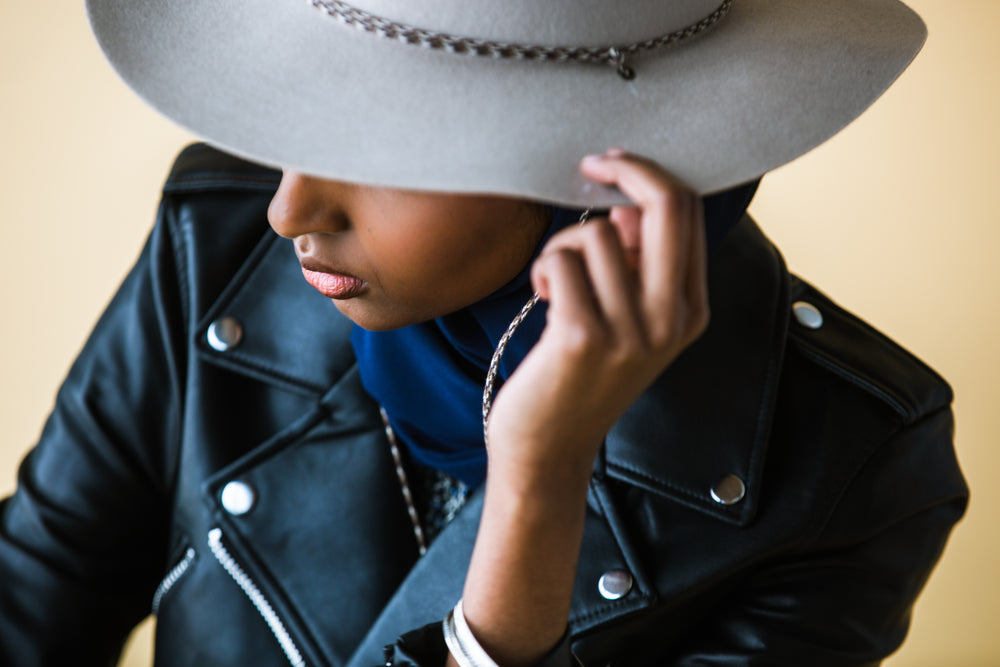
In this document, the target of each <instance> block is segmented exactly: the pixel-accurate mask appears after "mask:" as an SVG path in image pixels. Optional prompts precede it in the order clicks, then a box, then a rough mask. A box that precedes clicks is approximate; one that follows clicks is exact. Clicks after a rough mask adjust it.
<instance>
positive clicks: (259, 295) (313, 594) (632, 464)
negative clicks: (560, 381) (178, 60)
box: [0, 146, 967, 667]
mask: <svg viewBox="0 0 1000 667" xmlns="http://www.w3.org/2000/svg"><path fill="white" fill-rule="evenodd" d="M276 183H277V175H276V174H275V173H273V172H270V171H267V170H264V169H262V168H259V167H255V166H252V165H249V164H246V163H244V162H242V161H239V160H236V159H234V158H231V157H228V156H225V155H223V154H221V153H218V152H216V151H214V150H212V149H209V148H207V147H205V146H195V147H192V148H190V149H188V150H187V151H186V152H185V153H184V154H183V155H182V156H181V157H180V159H179V160H178V162H177V164H176V165H175V167H174V170H173V172H172V174H171V175H170V178H169V180H168V181H167V183H166V186H165V188H164V200H163V203H162V206H161V209H160V214H159V220H158V222H157V225H156V227H155V229H154V230H153V232H152V235H151V237H150V239H149V242H148V244H147V246H146V248H145V249H144V251H143V253H142V256H141V257H140V259H139V261H138V263H137V265H136V267H135V269H134V270H133V271H132V272H131V274H130V275H129V276H128V278H127V279H126V280H125V282H124V284H123V285H122V287H121V290H120V292H119V293H118V294H117V296H116V297H115V298H114V300H113V301H112V302H111V304H110V306H109V307H108V310H107V312H106V313H105V315H104V316H103V318H102V319H101V320H100V322H99V323H98V325H97V327H96V329H95V330H94V332H93V335H92V336H91V338H90V340H89V342H88V343H87V345H86V347H85V348H84V349H83V351H82V352H81V354H80V356H79V359H78V360H77V361H76V363H75V364H74V366H73V368H72V370H71V371H70V373H69V376H68V377H67V379H66V382H65V384H64V386H63V387H62V389H61V390H60V392H59V394H58V399H57V402H56V405H55V409H54V411H53V414H52V416H51V418H50V419H49V421H48V423H47V425H46V427H45V430H44V432H43V434H42V436H41V441H40V443H39V444H38V446H37V447H36V448H35V449H34V450H33V451H32V452H31V453H30V454H29V455H28V457H27V458H26V460H25V462H24V464H23V466H22V468H21V470H20V475H19V480H18V481H19V487H18V490H17V492H16V494H15V495H14V496H13V497H11V498H9V499H7V500H6V501H4V502H3V505H2V506H0V519H2V523H0V531H2V532H0V582H3V583H2V584H0V655H2V660H0V662H2V663H3V664H5V665H25V666H28V665H30V666H32V667H38V666H42V665H71V664H72V665H110V664H113V661H114V660H115V657H116V655H117V654H118V651H119V650H120V647H121V644H122V642H123V639H124V637H125V636H126V634H127V633H128V632H129V630H130V629H131V628H132V627H133V626H134V625H135V624H136V623H137V622H138V621H140V620H141V619H142V618H143V617H144V616H146V615H147V614H148V613H149V612H150V608H151V605H154V606H155V612H156V614H157V617H158V623H157V630H156V658H157V664H158V665H160V666H161V667H174V666H178V667H179V666H185V667H187V666H191V665H200V666H206V665H241V666H242V665H281V664H286V663H288V662H289V661H290V662H292V663H293V664H302V665H310V666H313V665H316V666H321V665H337V666H340V665H349V666H350V667H360V666H363V665H364V666H367V665H374V664H377V663H383V662H384V658H383V654H382V647H383V645H385V644H391V643H393V642H394V641H395V640H396V638H397V636H398V635H400V633H403V632H406V631H408V630H412V629H414V628H420V627H422V626H424V625H425V624H429V623H432V622H436V621H438V620H439V619H441V618H442V617H443V616H444V615H445V613H446V611H447V610H448V609H449V608H450V607H451V606H452V605H453V604H454V602H455V601H456V599H457V598H458V596H459V594H460V592H461V587H462V583H463V579H464V573H465V569H466V566H467V563H468V559H469V555H470V552H471V547H472V543H473V539H474V537H475V530H476V526H477V522H478V516H479V510H480V509H481V500H482V499H481V494H478V493H477V494H473V496H472V497H471V500H470V501H469V503H468V504H467V505H466V507H465V508H464V509H463V510H462V512H461V513H460V514H459V516H458V518H457V519H455V520H454V521H453V522H452V523H451V524H449V526H448V527H447V528H446V529H445V531H444V532H443V533H442V535H441V536H440V537H439V538H438V539H437V540H436V541H435V542H434V543H433V544H432V545H431V548H430V550H429V552H428V553H427V554H426V555H425V556H424V557H422V558H419V559H418V557H417V551H416V547H415V544H414V538H413V535H412V530H411V528H410V525H409V523H408V519H407V515H406V512H405V506H404V503H403V501H402V498H401V494H400V488H399V485H398V482H397V480H396V478H395V474H394V468H393V465H392V462H391V459H390V456H389V450H388V447H387V444H386V441H385V438H384V433H383V430H382V427H381V425H380V420H379V416H378V408H377V406H376V405H375V404H374V403H373V401H372V400H371V399H370V398H369V397H368V396H367V395H366V394H365V393H364V391H363V390H362V389H361V386H360V384H359V382H358V372H357V368H356V366H355V362H354V360H353V355H352V349H351V345H350V343H349V341H348V332H349V330H350V327H351V324H350V323H349V322H348V321H347V320H345V319H344V318H343V317H342V316H340V315H339V314H338V313H337V311H336V309H335V308H334V307H333V306H332V304H331V303H330V302H329V301H328V300H327V299H325V298H324V297H322V296H321V295H319V294H318V293H316V292H315V291H314V290H313V289H312V288H311V287H309V286H308V285H307V284H306V283H305V282H304V281H303V280H302V277H301V274H300V271H299V267H298V264H297V262H296V261H295V258H294V255H293V251H292V246H291V244H290V243H289V242H288V241H285V240H282V239H279V238H277V237H276V236H275V235H274V234H273V233H272V232H271V231H270V230H269V228H268V225H267V221H266V218H265V209H266V206H267V203H268V200H269V198H270V196H271V194H272V192H273V190H274V188H275V186H276ZM710 280H711V285H710V289H711V292H710V294H711V306H712V323H711V325H710V327H709V330H708V332H707V333H706V334H705V336H704V337H703V338H702V339H700V340H699V341H698V342H697V343H695V344H694V345H693V346H692V347H691V348H690V349H689V350H688V351H686V352H685V353H684V355H683V356H682V357H681V358H680V359H679V360H678V361H677V362H676V363H675V364H673V365H672V366H671V367H670V368H669V369H668V371H667V372H666V373H665V374H664V375H663V376H662V377H661V378H660V379H659V381H658V382H657V383H655V384H654V386H653V387H651V388H650V389H649V390H648V391H647V392H646V393H645V394H644V395H643V396H642V397H641V398H640V399H639V400H638V401H637V402H636V403H635V405H634V406H632V408H631V409H630V410H629V411H628V412H627V413H626V414H625V416H624V417H623V418H622V419H621V421H620V422H619V423H618V424H617V426H616V427H615V428H614V430H613V431H612V432H611V433H610V434H609V435H608V438H607V442H606V446H605V448H604V451H603V453H602V455H601V457H600V458H599V460H598V461H597V464H596V467H595V471H594V476H593V483H592V485H591V489H590V495H589V498H588V516H587V523H586V528H585V536H584V544H583V550H582V554H581V559H580V565H579V569H578V572H577V579H576V588H575V591H574V599H573V605H572V613H571V618H570V632H571V635H570V639H571V645H572V648H573V650H574V652H575V653H576V654H577V655H578V656H579V658H580V659H581V660H582V662H583V664H585V665H588V666H589V665H605V664H607V663H612V664H615V665H746V664H769V665H770V664H782V665H785V664H787V665H857V664H875V663H877V662H878V661H879V660H880V659H881V658H882V657H883V656H885V655H887V654H888V653H890V652H891V651H893V650H894V649H895V648H896V647H897V646H898V645H899V644H900V642H902V641H903V637H904V635H905V633H906V629H907V625H908V620H909V615H910V610H911V606H912V604H913V601H914V599H915V598H916V597H917V595H918V593H919V592H920V590H921V588H922V586H923V584H924V582H925V581H926V578H927V576H928V575H929V573H930V571H931V569H932V568H933V566H934V564H935V562H936V561H937V559H938V558H939V556H940V554H941V551H942V549H943V547H944V544H945V541H946V539H947V537H948V534H949V532H950V530H951V528H952V526H953V525H954V523H955V522H956V521H957V520H958V519H959V518H960V516H961V515H962V513H963V511H964V508H965V505H966V501H967V489H966V485H965V482H964V480H963V478H962V475H961V473H960V471H959V467H958V464H957V462H956V460H955V455H954V451H953V447H952V413H951V410H950V407H949V404H950V402H951V391H950V389H949V388H948V386H947V385H946V384H945V383H944V381H942V380H941V378H940V377H938V376H937V375H936V374H935V373H934V372H933V371H931V370H930V369H929V368H927V367H926V366H925V365H924V364H922V363H921V362H920V361H918V360H917V359H915V358H914V357H913V356H911V355H910V354H908V353H907V352H905V351H904V350H902V349H900V348H899V347H897V346H896V345H895V344H893V343H892V342H890V341H889V340H887V339H886V338H885V337H884V336H882V335H881V334H879V333H877V332H876V331H874V330H873V329H871V328H870V327H869V326H867V325H866V324H864V323H863V322H860V321H859V320H858V319H856V318H855V317H853V316H852V315H850V314H848V313H846V312H845V311H843V310H842V309H840V308H839V307H837V306H836V305H835V304H834V303H832V302H831V301H830V300H829V299H827V298H826V297H825V296H823V295H822V294H820V293H819V292H817V291H816V290H815V289H813V288H812V287H810V286H809V285H808V284H806V283H804V282H802V281H801V280H799V279H797V278H795V277H793V276H791V275H789V274H788V273H787V271H786V269H785V267H784V265H783V263H782V260H781V257H780V256H779V254H778V253H777V251H776V250H775V248H774V247H773V246H772V245H771V244H770V243H769V242H768V241H767V240H766V239H765V238H764V236H763V235H762V234H761V233H760V231H759V230H758V229H757V227H756V226H755V225H754V224H753V223H752V222H751V221H750V220H749V219H745V220H744V221H743V222H742V223H741V224H740V225H738V226H737V228H736V229H735V230H734V231H733V233H732V234H731V235H730V237H729V238H728V239H727V241H726V243H725V244H724V246H723V247H722V248H721V249H720V250H719V252H718V254H717V255H716V256H715V258H714V260H713V262H712V267H711V279H710ZM796 302H808V303H809V304H812V305H813V306H814V307H815V308H817V309H818V311H819V313H820V314H821V316H822V325H821V326H819V327H818V328H809V327H807V326H804V325H803V324H802V323H800V321H799V320H798V319H797V318H796V317H795V316H794V313H793V304H794V303H796ZM224 318H232V319H231V320H228V321H229V322H230V323H231V324H232V323H238V324H239V326H240V332H241V336H240V338H239V340H237V339H236V337H235V336H234V332H235V328H233V327H230V328H229V329H228V330H227V329H225V328H219V326H218V324H217V326H216V327H215V328H214V329H213V328H212V325H213V323H219V322H220V321H222V320H223V319H224ZM210 329H212V331H213V333H214V334H215V336H214V337H212V336H210V335H209V331H210ZM8 380H9V379H8ZM727 477H728V482H727V484H723V485H720V481H721V480H724V479H726V478H727ZM234 482H235V485H234V486H229V487H228V488H229V491H228V492H227V493H228V494H229V495H228V496H227V495H226V494H224V493H223V490H224V489H226V488H227V485H229V484H230V483H234ZM741 487H742V490H743V491H744V493H743V494H742V497H740V495H741V493H740V491H741ZM720 501H726V502H729V503H730V504H725V503H724V502H720ZM613 571H620V572H619V574H618V580H617V581H618V582H619V584H620V585H623V586H624V587H625V588H627V589H628V590H627V592H626V593H625V594H624V595H622V596H620V597H618V598H617V599H608V597H606V596H605V595H604V594H602V592H601V587H600V586H599V582H600V581H601V578H602V576H603V575H604V574H605V573H608V572H613ZM606 581H607V579H605V582H606ZM161 582H162V583H161ZM606 588H607V586H605V589H606ZM605 592H607V591H605ZM619 592H621V589H619ZM610 597H613V596H610ZM441 650H442V644H441V640H440V632H439V631H438V630H437V628H436V627H435V626H427V627H425V628H424V629H422V630H418V631H416V632H414V633H411V634H410V635H408V637H407V638H406V639H405V640H404V641H403V642H401V643H397V647H396V650H395V652H394V653H392V657H391V659H392V660H394V661H395V662H396V663H397V664H401V665H402V664H409V663H410V661H411V659H412V660H414V661H419V662H422V663H424V664H430V663H432V662H433V661H434V660H435V659H437V658H435V657H434V656H435V653H436V654H437V655H438V656H440V655H441V653H440V651H441ZM414 656H422V657H419V658H417V657H414ZM568 657H569V653H568V652H566V651H563V652H561V653H559V652H557V654H556V655H555V656H554V658H553V660H552V661H551V662H553V663H560V662H565V661H566V659H568Z"/></svg>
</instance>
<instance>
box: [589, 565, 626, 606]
mask: <svg viewBox="0 0 1000 667" xmlns="http://www.w3.org/2000/svg"><path fill="white" fill-rule="evenodd" d="M597 590H598V591H600V592H601V597H603V598H604V599H605V600H617V599H618V598H621V597H625V596H626V595H628V592H629V591H630V590H632V575H631V574H629V573H628V572H626V571H625V570H609V571H607V572H605V573H604V574H602V575H601V578H600V579H599V580H598V581H597Z"/></svg>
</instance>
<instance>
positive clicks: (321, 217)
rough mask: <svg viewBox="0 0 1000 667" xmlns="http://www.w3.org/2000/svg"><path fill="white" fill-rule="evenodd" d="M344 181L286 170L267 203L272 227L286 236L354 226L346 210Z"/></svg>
mask: <svg viewBox="0 0 1000 667" xmlns="http://www.w3.org/2000/svg"><path fill="white" fill-rule="evenodd" d="M343 186H344V184H343V183H338V182H337V181H329V180H325V179H322V178H316V177H314V176H307V175H305V174H301V173H299V172H296V171H291V170H285V171H284V172H283V173H282V175H281V184H280V185H278V191H277V192H275V193H274V197H273V198H272V199H271V204H270V205H269V206H268V207H267V220H268V222H269V223H271V228H272V229H273V230H274V231H275V232H276V233H277V234H278V235H279V236H284V237H285V238H290V239H292V238H295V237H297V236H302V235H304V234H311V233H313V232H330V233H334V232H340V231H344V230H345V229H346V228H347V227H349V226H350V223H349V220H348V218H347V215H346V214H345V212H344V208H343V200H344V195H345V194H346V193H344V192H342V190H343Z"/></svg>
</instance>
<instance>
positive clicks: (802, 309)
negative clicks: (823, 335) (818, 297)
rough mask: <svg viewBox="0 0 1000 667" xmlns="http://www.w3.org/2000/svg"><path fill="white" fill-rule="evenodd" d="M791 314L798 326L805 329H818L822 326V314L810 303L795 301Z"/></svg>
mask: <svg viewBox="0 0 1000 667" xmlns="http://www.w3.org/2000/svg"><path fill="white" fill-rule="evenodd" d="M792 312H793V313H794V314H795V319H797V320H798V321H799V324H801V325H802V326H804V327H805V328H807V329H819V328H820V327H821V326H823V313H821V312H819V308H817V307H816V306H814V305H812V304H811V303H807V302H805V301H796V302H795V303H793V304H792Z"/></svg>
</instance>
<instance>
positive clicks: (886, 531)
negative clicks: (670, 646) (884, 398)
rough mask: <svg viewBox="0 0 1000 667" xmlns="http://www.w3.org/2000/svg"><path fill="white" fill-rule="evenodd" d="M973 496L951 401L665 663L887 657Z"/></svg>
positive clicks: (870, 465) (877, 459)
mask: <svg viewBox="0 0 1000 667" xmlns="http://www.w3.org/2000/svg"><path fill="white" fill-rule="evenodd" d="M967 501H968V491H967V487H966V485H965V482H964V480H963V479H962V476H961V472H960V470H959V467H958V463H957V461H956V460H955V457H954V449H953V447H952V413H951V410H950V408H944V409H941V410H939V411H937V412H935V413H933V414H931V415H929V416H927V417H925V418H924V419H923V420H921V421H919V422H917V423H916V424H914V425H913V426H910V427H908V428H906V429H904V430H903V431H901V432H900V433H899V434H898V435H897V436H896V437H895V438H893V439H892V440H891V441H889V442H888V443H886V444H885V445H884V446H883V447H881V448H880V449H879V450H878V451H877V452H876V453H875V455H874V456H873V457H872V458H871V459H870V460H869V461H867V462H866V464H865V465H864V467H863V468H862V469H861V470H860V471H859V472H858V474H857V475H856V476H855V477H854V479H853V480H852V482H851V484H850V486H849V487H848V488H847V489H846V491H845V493H844V495H843V497H842V498H841V500H840V502H839V503H838V505H837V509H836V511H835V513H834V514H833V515H832V516H831V518H830V520H829V522H828V523H827V525H826V526H825V527H824V528H823V530H822V532H821V533H820V536H819V538H818V540H817V541H816V543H814V544H811V545H808V546H805V547H804V548H803V550H802V552H801V553H794V554H791V555H786V556H782V557H781V558H778V559H775V561H774V562H771V563H768V564H766V565H765V566H763V567H761V568H760V569H759V570H757V571H756V572H755V573H754V574H753V576H751V577H749V578H748V579H747V580H746V581H745V583H743V584H741V585H739V586H738V587H736V588H735V589H734V590H732V591H731V592H730V593H729V594H728V595H726V596H725V597H724V598H723V599H722V600H721V601H720V602H719V603H718V605H716V607H715V610H714V611H713V612H712V613H711V614H709V616H708V617H707V620H706V621H705V622H704V623H702V624H701V626H700V628H698V629H697V631H696V632H694V633H693V635H692V636H691V639H690V640H689V641H688V642H687V643H686V644H685V645H684V646H683V648H682V650H680V651H679V652H674V651H673V650H671V652H670V653H671V654H670V655H668V656H663V660H662V661H661V662H659V663H658V664H670V665H677V666H684V667H687V666H691V667H693V666H694V665H699V666H705V665H726V666H732V665H789V666H791V665H811V666H816V667H825V666H831V667H832V666H835V665H836V666H847V665H878V664H880V662H881V660H882V659H884V658H885V657H887V656H888V655H889V654H891V653H892V652H893V651H895V650H896V649H897V648H898V647H899V646H900V645H901V644H902V642H903V639H904V638H905V636H906V633H907V630H908V628H909V623H910V617H911V611H912V607H913V604H914V602H915V601H916V599H917V597H918V595H919V594H920V592H921V590H922V588H923V586H924V584H925V583H926V581H927V578H928V577H929V576H930V573H931V570H932V569H933V568H934V566H935V564H936V563H937V561H938V559H939V558H940V557H941V554H942V552H943V550H944V547H945V543H946V541H947V539H948V536H949V534H950V532H951V529H952V528H953V526H954V525H955V523H956V522H957V521H958V520H959V519H960V517H961V516H962V514H963V512H964V510H965V507H966V504H967Z"/></svg>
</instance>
